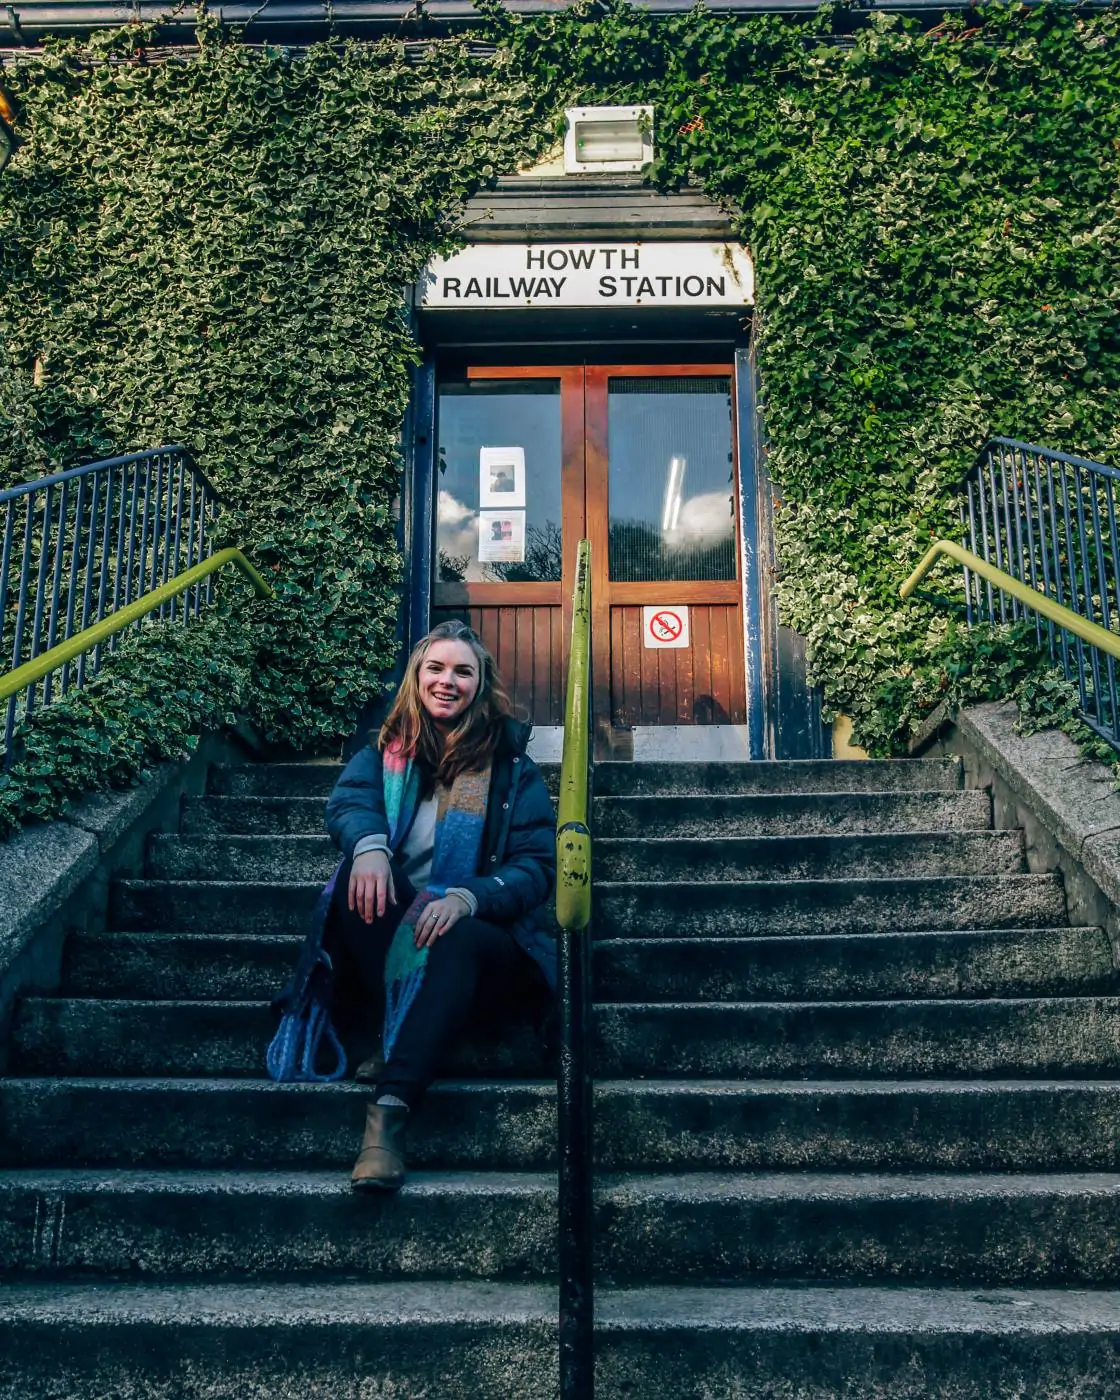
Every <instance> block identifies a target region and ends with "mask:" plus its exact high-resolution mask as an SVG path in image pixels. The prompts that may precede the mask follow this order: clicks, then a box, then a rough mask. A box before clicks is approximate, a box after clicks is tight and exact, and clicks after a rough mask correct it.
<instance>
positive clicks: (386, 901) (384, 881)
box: [349, 851, 397, 924]
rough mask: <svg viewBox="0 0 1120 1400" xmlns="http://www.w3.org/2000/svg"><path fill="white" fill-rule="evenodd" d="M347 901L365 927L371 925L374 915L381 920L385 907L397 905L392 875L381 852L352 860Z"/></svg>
mask: <svg viewBox="0 0 1120 1400" xmlns="http://www.w3.org/2000/svg"><path fill="white" fill-rule="evenodd" d="M349 902H350V908H351V909H356V910H357V911H358V913H359V914H360V915H361V916H362V918H363V919H364V920H365V921H366V923H367V924H372V923H373V918H374V915H375V914H376V915H377V917H378V918H379V919H381V918H384V916H385V910H386V908H387V907H388V905H390V904H396V902H397V892H396V890H395V889H394V888H393V872H392V870H390V868H389V857H388V855H387V854H386V853H385V852H384V851H366V852H365V854H364V855H360V856H355V857H354V863H353V865H352V866H351V867H350V890H349Z"/></svg>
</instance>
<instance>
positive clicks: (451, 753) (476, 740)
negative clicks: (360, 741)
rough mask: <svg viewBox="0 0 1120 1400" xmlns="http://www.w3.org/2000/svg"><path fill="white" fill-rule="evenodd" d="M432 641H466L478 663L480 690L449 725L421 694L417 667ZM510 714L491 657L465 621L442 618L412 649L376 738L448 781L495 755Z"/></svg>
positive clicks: (429, 773)
mask: <svg viewBox="0 0 1120 1400" xmlns="http://www.w3.org/2000/svg"><path fill="white" fill-rule="evenodd" d="M435 642H464V643H465V644H466V645H467V646H468V647H470V649H471V651H472V652H474V656H475V660H476V661H477V662H478V690H477V691H476V692H475V696H474V699H473V700H472V701H471V703H470V704H469V705H468V706H467V708H466V709H465V710H464V711H463V713H462V714H461V715H460V716H459V720H458V723H457V724H456V725H455V727H454V728H453V729H451V730H448V731H444V730H441V729H440V728H439V726H438V725H437V724H436V723H435V722H434V720H433V719H432V717H431V715H429V714H428V712H427V710H426V709H425V708H424V703H423V701H422V700H421V699H420V667H421V666H422V665H423V664H424V658H425V656H427V654H428V651H429V650H430V648H431V646H432V644H433V643H435ZM512 713H513V706H512V705H511V704H510V699H509V696H508V695H507V694H506V689H505V686H504V685H503V684H502V680H501V677H500V676H499V675H498V669H497V667H496V666H495V665H494V658H493V657H492V656H491V655H490V653H489V652H488V651H487V649H486V648H485V647H484V646H483V644H482V642H481V641H480V640H479V638H478V635H477V633H475V632H474V631H473V630H472V629H471V628H470V627H468V626H467V624H466V623H465V622H457V621H451V622H441V623H439V624H438V625H437V626H435V627H433V628H432V630H431V631H430V632H429V633H428V635H427V636H426V637H424V638H423V639H422V640H421V641H419V642H417V643H416V645H415V646H414V647H413V648H412V654H411V655H410V656H409V658H408V665H407V666H406V667H405V669H404V680H402V681H401V686H400V689H399V690H398V691H397V698H396V699H395V700H394V701H393V708H392V709H391V710H390V711H389V714H388V716H387V717H386V720H385V723H384V724H383V725H382V726H381V732H380V734H379V735H378V738H377V746H378V748H379V749H380V750H381V751H382V752H384V750H385V749H386V748H387V747H388V745H389V744H391V743H392V742H393V740H394V739H398V740H399V741H400V745H401V749H402V751H403V753H404V754H405V755H406V756H407V757H408V758H411V759H412V760H413V762H415V763H418V764H419V765H420V767H421V770H422V771H423V773H424V774H425V776H426V777H427V778H428V779H429V780H430V781H433V782H437V783H440V784H443V785H447V784H450V783H452V782H454V780H455V779H456V778H457V777H458V776H459V774H460V773H465V772H469V771H472V770H477V769H482V768H485V767H486V766H487V764H488V763H489V762H490V761H491V760H492V759H493V757H494V750H495V749H496V748H497V747H498V741H499V739H500V738H501V735H502V729H503V727H504V725H505V721H506V719H507V718H508V717H509V716H510V715H511V714H512Z"/></svg>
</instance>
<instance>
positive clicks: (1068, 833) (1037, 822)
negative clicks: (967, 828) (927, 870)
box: [921, 704, 1120, 967]
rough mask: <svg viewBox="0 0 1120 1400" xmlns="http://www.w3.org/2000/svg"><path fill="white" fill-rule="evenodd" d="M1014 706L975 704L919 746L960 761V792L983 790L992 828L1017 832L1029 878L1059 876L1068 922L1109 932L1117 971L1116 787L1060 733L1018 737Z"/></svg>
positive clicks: (1119, 824)
mask: <svg viewBox="0 0 1120 1400" xmlns="http://www.w3.org/2000/svg"><path fill="white" fill-rule="evenodd" d="M1017 722H1018V709H1017V707H1016V706H1015V705H1011V704H992V705H975V706H973V707H971V708H969V709H966V710H962V711H961V712H960V714H959V715H957V717H956V719H955V720H953V721H949V722H943V723H942V724H941V725H940V727H938V728H936V729H935V730H934V732H933V733H932V734H931V735H930V737H929V738H927V739H926V741H925V742H924V743H923V744H922V745H921V751H922V752H923V753H924V754H925V755H927V756H933V755H936V754H939V753H940V754H946V755H947V754H957V755H959V756H960V757H961V759H962V760H963V762H964V773H965V786H966V787H970V788H988V789H990V791H991V794H992V812H993V817H994V822H995V825H996V827H997V828H1001V829H1004V828H1010V827H1021V828H1022V829H1023V831H1024V833H1025V837H1026V842H1025V845H1026V857H1027V863H1028V865H1029V868H1030V869H1031V871H1033V872H1043V871H1055V870H1057V871H1060V872H1061V874H1062V876H1063V878H1064V880H1065V888H1066V903H1067V906H1068V911H1069V919H1070V923H1071V924H1074V925H1086V926H1087V925H1097V926H1099V927H1101V928H1104V929H1106V930H1107V932H1108V936H1109V938H1110V940H1111V942H1112V949H1113V959H1114V961H1115V962H1116V965H1117V966H1118V967H1120V787H1118V785H1117V783H1116V781H1115V779H1114V778H1113V776H1112V773H1111V771H1110V770H1109V769H1107V768H1105V767H1103V766H1102V765H1101V764H1099V763H1094V762H1093V761H1092V760H1090V759H1087V758H1085V757H1084V756H1083V755H1082V754H1081V752H1080V750H1079V749H1078V748H1077V745H1076V744H1075V743H1074V742H1073V740H1072V739H1070V738H1068V737H1067V736H1066V735H1065V734H1062V733H1060V732H1059V731H1057V730H1044V731H1042V732H1041V733H1039V734H1032V735H1030V736H1029V737H1025V736H1024V735H1022V734H1020V733H1018V731H1017V728H1016V725H1017Z"/></svg>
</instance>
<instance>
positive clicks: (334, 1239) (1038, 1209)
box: [0, 1169, 1120, 1287]
mask: <svg viewBox="0 0 1120 1400" xmlns="http://www.w3.org/2000/svg"><path fill="white" fill-rule="evenodd" d="M1118 1227H1120V1175H1118V1174H1116V1173H1108V1174H1101V1173H1089V1172H1083V1173H1077V1174H1069V1175H1057V1174H1040V1175H1024V1174H968V1175H960V1174H952V1175H947V1176H946V1175H933V1176H931V1175H926V1176H921V1175H907V1176H883V1175H864V1174H844V1175H835V1174H815V1173H804V1172H787V1173H763V1174H759V1173H753V1174H742V1173H728V1172H711V1171H708V1172H693V1173H688V1174H686V1175H661V1176H629V1177H624V1178H610V1177H607V1178H601V1179H600V1181H599V1183H598V1185H597V1186H596V1190H595V1250H596V1264H597V1269H598V1272H599V1274H600V1277H601V1278H602V1279H603V1280H604V1281H605V1282H608V1283H615V1284H621V1285H626V1284H636V1283H643V1284H664V1283H669V1282H677V1283H687V1282H691V1283H702V1282H708V1283H713V1282H715V1283H724V1284H734V1283H746V1282H749V1281H753V1280H758V1281H776V1280H782V1279H798V1280H802V1281H828V1282H849V1283H874V1282H899V1283H906V1282H914V1281H918V1280H921V1281H922V1282H924V1283H926V1284H931V1283H958V1284H959V1283H962V1282H971V1283H974V1284H977V1285H980V1286H986V1287H992V1286H995V1287H999V1286H1004V1287H1007V1286H1016V1285H1019V1286H1022V1285H1029V1284H1035V1285H1045V1284H1072V1285H1078V1284H1080V1285H1089V1286H1093V1285H1103V1284H1106V1283H1107V1282H1109V1281H1110V1280H1111V1279H1112V1278H1113V1276H1114V1272H1115V1246H1114V1242H1115V1239H1116V1236H1117V1231H1118ZM0 1267H2V1268H3V1271H4V1276H5V1278H6V1279H9V1280H10V1279H13V1278H17V1277H31V1276H40V1277H51V1278H66V1277H71V1278H73V1277H83V1276H85V1277H89V1276H95V1277H110V1278H112V1277H116V1278H128V1277H135V1276H136V1275H138V1274H139V1275H141V1276H142V1277H144V1278H146V1279H150V1280H160V1279H164V1280H171V1279H183V1280H189V1279H202V1278H205V1279H207V1280H210V1281H214V1282H217V1281H220V1280H223V1279H226V1280H230V1281H233V1280H238V1279H254V1278H255V1279H260V1280H267V1279H275V1280H284V1281H294V1280H298V1279H300V1278H306V1279H309V1280H310V1279H318V1278H322V1277H324V1276H331V1277H343V1278H366V1279H371V1280H373V1279H376V1280H377V1281H379V1282H386V1281H389V1280H391V1279H405V1278H426V1279H437V1278H444V1279H471V1278H474V1279H488V1280H492V1281H495V1282H499V1281H523V1282H528V1281H531V1280H534V1279H540V1280H545V1279H548V1278H550V1277H552V1276H553V1275H554V1274H555V1272H556V1269H557V1260H556V1181H555V1177H554V1176H553V1175H552V1174H551V1173H531V1172H422V1171H417V1172H412V1173H411V1174H410V1176H409V1179H408V1181H407V1183H406V1184H405V1187H404V1189H403V1190H402V1191H400V1192H399V1193H397V1194H396V1195H394V1196H391V1197H389V1198H388V1199H379V1200H371V1199H370V1198H369V1197H368V1196H365V1195H361V1194H356V1193H355V1192H353V1191H352V1190H351V1189H350V1182H349V1176H348V1173H346V1172H340V1171H331V1172H311V1171H304V1172H292V1171H280V1170H275V1169H274V1170H272V1171H268V1172H261V1171H249V1172H238V1171H228V1170H227V1171H221V1172H210V1171H168V1170H163V1171H156V1172H150V1171H122V1170H101V1171H97V1172H93V1171H82V1170H75V1169H67V1170H51V1171H42V1170H39V1171H34V1170H17V1171H8V1172H5V1173H4V1174H3V1176H0Z"/></svg>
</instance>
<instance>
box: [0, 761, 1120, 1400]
mask: <svg viewBox="0 0 1120 1400" xmlns="http://www.w3.org/2000/svg"><path fill="white" fill-rule="evenodd" d="M336 773H337V770H336V769H334V768H332V767H330V766H326V765H314V764H307V765H304V764H295V765H282V766H281V765H277V766H256V767H247V768H225V769H221V768H219V769H215V770H213V771H212V774H211V782H210V792H209V795H207V796H206V797H203V798H198V799H189V800H187V801H186V802H185V804H184V809H183V815H182V830H181V833H180V834H179V835H174V836H157V837H155V838H153V839H152V840H151V842H150V847H149V852H148V870H147V874H146V877H145V878H144V879H140V880H121V881H118V882H117V883H116V884H115V885H114V887H113V891H112V903H111V909H110V918H109V924H108V931H107V932H105V933H103V934H98V935H93V936H90V935H83V936H73V937H72V938H71V940H70V943H69V945H68V949H67V958H66V967H65V975H64V985H63V987H62V989H61V992H60V994H59V995H58V996H54V997H34V998H28V999H27V1000H25V1001H24V1002H23V1003H22V1004H21V1006H20V1007H19V1009H18V1015H17V1019H16V1024H15V1029H14V1033H13V1043H12V1046H11V1063H10V1072H9V1077H7V1078H6V1079H3V1080H0V1115H2V1124H3V1128H2V1135H0V1153H2V1161H3V1165H4V1168H5V1170H4V1172H3V1173H2V1174H0V1263H2V1268H3V1279H4V1284H3V1287H2V1288H0V1396H2V1397H4V1400H7V1397H12V1400H45V1397H50V1398H51V1400H77V1397H81V1398H82V1400H85V1398H86V1397H89V1400H93V1397H97V1400H110V1397H113V1398H114V1400H115V1398H116V1397H121V1400H132V1398H133V1397H136V1400H139V1397H155V1398H156V1400H216V1398H217V1397H230V1398H231V1400H233V1398H234V1397H235V1398H236V1400H265V1398H266V1397H267V1400H288V1397H297V1396H298V1397H300V1400H309V1398H310V1400H318V1398H319V1397H330V1400H351V1398H352V1400H359V1397H360V1400H483V1397H485V1400H498V1397H501V1400H550V1397H553V1396H554V1395H555V1394H556V1357H555V1310H556V1289H555V1273H556V1258H555V1248H556V1244H555V1234H556V1228H555V1193H556V1186H555V1174H554V1163H555V1090H554V1086H553V1084H552V1082H551V1080H550V1079H549V1077H548V1076H549V1067H548V1065H547V1064H546V1063H545V1062H544V1059H543V1057H542V1052H541V1049H540V1047H539V1045H538V1043H537V1041H536V1040H535V1038H534V1037H533V1036H532V1035H531V1033H529V1031H528V1030H527V1029H524V1030H522V1029H518V1030H516V1031H515V1032H513V1033H511V1034H510V1035H509V1036H508V1037H507V1038H506V1039H505V1041H504V1042H501V1043H497V1044H495V1043H482V1042H479V1043H475V1044H470V1045H467V1046H465V1047H464V1048H463V1051H462V1053H461V1054H460V1056H459V1057H458V1061H457V1063H456V1064H454V1065H453V1066H450V1067H449V1071H450V1075H451V1077H449V1078H448V1080H447V1081H445V1082H444V1083H442V1084H441V1085H439V1086H437V1087H436V1088H435V1089H434V1090H433V1091H432V1094H431V1096H430V1098H429V1101H428V1102H427V1104H426V1105H425V1107H424V1109H423V1110H422V1111H421V1114H420V1115H419V1116H418V1121H417V1123H416V1125H415V1127H414V1131H413V1133H412V1158H411V1160H412V1165H413V1166H414V1168H415V1172H414V1175H413V1176H412V1177H411V1179H410V1182H409V1184H408V1186H407V1187H406V1188H405V1189H404V1191H402V1192H401V1193H400V1195H399V1196H397V1197H395V1198H390V1199H380V1198H378V1199H370V1198H369V1197H367V1196H356V1195H354V1194H353V1193H351V1191H350V1189H349V1185H348V1180H347V1174H348V1170H349V1167H350V1165H351V1162H352V1159H353V1156H354V1152H355V1149H356V1146H357V1142H358V1137H359V1134H360V1128H361V1118H362V1102H363V1098H364V1091H363V1090H362V1089H361V1087H360V1086H357V1085H355V1084H353V1083H347V1084H341V1085H331V1086H283V1087H280V1086H274V1085H271V1084H269V1083H268V1082H267V1081H266V1080H265V1079H264V1078H263V1055H264V1047H265V1045H266V1043H267V1040H268V1038H269V1036H270V1034H271V1032H272V1029H273V1017H272V1016H271V1014H270V1013H269V1011H268V1009H267V1006H266V999H267V998H268V997H269V996H270V995H271V994H272V993H273V992H274V990H275V989H276V987H277V985H278V984H279V983H280V982H281V981H282V980H283V979H284V977H285V976H286V974H287V972H288V971H289V969H290V967H291V965H292V961H293V956H294V949H295V947H296V943H297V940H298V935H299V932H300V931H301V929H302V927H303V924H304V920H305V918H306V916H307V913H308V911H309V909H310V907H311V904H312V902H313V900H314V896H315V893H316V890H317V888H318V886H319V883H320V882H321V881H322V879H323V878H324V877H325V875H326V874H327V873H328V872H329V870H330V869H331V868H332V866H333V863H334V854H333V852H332V850H331V848H330V846H329V843H328V842H327V840H326V838H325V837H323V836H321V835H318V834H315V833H318V832H319V831H320V830H321V824H322V809H323V798H324V796H325V794H326V793H327V792H328V791H329V789H330V786H331V784H332V782H333V780H334V778H335V776H336ZM959 783H960V775H959V770H958V768H957V767H956V765H955V764H953V763H950V762H941V761H917V762H908V763H889V764H888V763H850V764H849V763H840V762H834V763H758V764H751V765H736V764H725V765H676V766H673V767H662V766H654V765H623V764H608V765H602V766H600V767H599V768H598V769H597V771H596V777H595V787H596V794H597V795H596V798H595V813H594V831H595V838H596V841H595V864H596V896H595V907H596V933H597V949H596V961H595V975H596V985H597V994H596V995H597V1003H598V1005H597V1013H596V1027H595V1047H594V1052H595V1056H596V1061H597V1066H598V1076H599V1077H598V1083H597V1088H596V1138H597V1150H598V1162H599V1176H598V1178H597V1183H598V1189H597V1199H598V1208H597V1209H598V1222H597V1232H598V1234H597V1239H598V1276H599V1279H600V1284H601V1288H600V1293H599V1306H598V1319H599V1352H598V1358H599V1359H598V1374H599V1397H600V1400H622V1398H623V1397H626V1398H627V1400H747V1398H748V1397H750V1400H771V1397H772V1398H773V1400H778V1398H779V1397H781V1400H795V1397H796V1398H797V1400H800V1398H801V1397H812V1400H825V1397H830V1398H831V1397H844V1400H872V1398H874V1400H878V1398H879V1397H884V1398H886V1397H890V1400H895V1397H903V1396H905V1397H926V1396H944V1397H953V1400H972V1398H973V1397H977V1398H979V1397H983V1400H996V1397H1005V1396H1006V1397H1012V1396H1015V1397H1029V1400H1039V1398H1040V1397H1061V1398H1062V1400H1090V1397H1092V1400H1103V1397H1107V1396H1111V1395H1114V1394H1118V1393H1120V1346H1118V1343H1120V1293H1114V1292H1111V1291H1108V1290H1111V1289H1113V1288H1116V1287H1117V1274H1118V1271H1120V1257H1118V1251H1120V1229H1118V1227H1120V1133H1118V1124H1120V996H1118V995H1117V991H1118V985H1120V984H1118V980H1117V976H1116V974H1115V973H1114V971H1113V966H1112V960H1111V955H1110V950H1109V946H1108V943H1107V940H1106V938H1105V936H1104V934H1103V933H1102V931H1101V930H1099V929H1093V928H1087V929H1086V928H1069V927H1067V923H1066V917H1065V904H1064V898H1063V892H1062V887H1061V883H1060V881H1059V879H1058V878H1057V877H1055V876H1051V875H1029V874H1026V873H1024V866H1023V858H1022V850H1021V838H1020V836H1019V833H1016V832H996V831H992V830H991V829H990V826H991V822H990V810H989V800H988V797H987V795H986V794H985V793H982V792H967V791H962V790H960V788H959Z"/></svg>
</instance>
